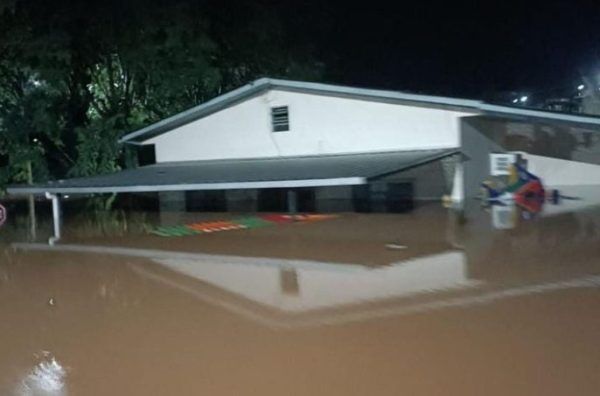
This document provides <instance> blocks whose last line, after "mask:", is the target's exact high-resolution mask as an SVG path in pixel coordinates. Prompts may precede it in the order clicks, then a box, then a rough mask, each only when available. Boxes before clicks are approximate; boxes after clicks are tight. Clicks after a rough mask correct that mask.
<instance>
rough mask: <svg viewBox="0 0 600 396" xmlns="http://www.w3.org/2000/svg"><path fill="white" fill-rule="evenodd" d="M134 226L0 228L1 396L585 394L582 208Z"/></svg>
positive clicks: (591, 375)
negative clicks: (527, 213) (511, 217)
mask: <svg viewBox="0 0 600 396" xmlns="http://www.w3.org/2000/svg"><path fill="white" fill-rule="evenodd" d="M186 216H187V219H186V220H187V221H200V220H202V219H204V218H206V217H207V215H205V214H200V213H198V214H194V213H188V214H186ZM216 217H219V216H218V215H214V214H213V215H212V218H216ZM221 217H223V218H226V217H229V218H231V217H232V215H231V214H223V215H221ZM496 220H497V219H496ZM146 221H147V222H148V223H149V224H148V225H147V226H146V227H138V228H136V227H133V226H132V225H131V224H129V225H128V226H127V227H120V228H119V227H117V228H116V229H115V228H114V227H113V228H110V227H105V226H102V227H97V228H94V227H90V224H92V223H90V222H85V221H81V218H78V219H77V220H75V219H69V218H67V219H66V223H65V227H64V234H65V237H64V238H63V239H62V240H60V241H59V242H57V243H56V244H54V245H49V244H48V243H46V242H44V241H43V240H42V239H43V238H39V236H38V240H37V241H34V242H32V241H27V240H26V238H23V237H22V234H20V233H18V232H16V231H15V230H14V229H10V227H13V228H15V227H17V226H16V225H7V226H5V228H3V229H0V233H2V232H3V233H4V237H3V239H2V245H0V249H1V252H0V254H1V256H0V318H1V320H0V394H2V395H92V396H93V395H263V396H264V395H367V394H376V395H482V394H486V395H597V394H599V393H600V376H599V375H598V368H599V367H600V210H598V209H594V208H591V209H585V210H580V211H577V212H568V211H567V212H564V213H556V214H552V215H547V216H544V215H543V214H542V215H540V216H538V217H536V218H533V219H530V220H527V221H525V220H522V219H521V220H520V221H518V222H517V223H518V224H512V226H511V227H510V228H506V227H494V224H495V223H497V221H495V220H494V213H488V212H486V211H483V210H481V209H479V208H477V210H472V211H469V212H467V213H465V214H462V215H458V214H456V213H453V212H448V211H446V210H445V209H442V208H440V207H438V206H437V205H431V206H425V207H422V208H420V209H418V210H416V211H414V212H412V213H408V214H396V215H394V214H370V215H369V214H341V215H339V216H338V217H336V218H333V219H326V220H321V221H311V222H297V223H292V224H278V225H272V226H268V227H260V228H253V229H239V230H229V231H222V232H214V233H204V234H198V235H191V236H173V237H161V236H156V235H152V234H149V233H147V232H145V231H144V229H148V228H151V227H152V225H153V223H152V222H153V221H154V222H156V221H157V220H150V219H149V218H148V219H147V220H146ZM182 221H183V220H182ZM154 225H156V224H154ZM499 228H504V229H499ZM94 230H96V231H94Z"/></svg>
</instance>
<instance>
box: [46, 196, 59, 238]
mask: <svg viewBox="0 0 600 396" xmlns="http://www.w3.org/2000/svg"><path fill="white" fill-rule="evenodd" d="M46 198H48V199H51V200H52V222H53V225H54V236H53V237H52V238H50V244H53V243H54V242H57V241H58V240H60V238H61V232H60V231H61V225H62V224H61V223H62V218H61V211H60V195H59V194H51V193H49V192H47V193H46Z"/></svg>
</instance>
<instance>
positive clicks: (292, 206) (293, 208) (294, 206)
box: [287, 190, 298, 214]
mask: <svg viewBox="0 0 600 396" xmlns="http://www.w3.org/2000/svg"><path fill="white" fill-rule="evenodd" d="M287 203H288V205H287V206H288V212H289V213H290V214H296V213H297V212H298V196H297V194H296V190H288V192H287Z"/></svg>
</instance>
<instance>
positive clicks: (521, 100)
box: [519, 96, 529, 103]
mask: <svg viewBox="0 0 600 396" xmlns="http://www.w3.org/2000/svg"><path fill="white" fill-rule="evenodd" d="M528 99H529V97H528V96H521V97H520V98H519V101H520V102H521V103H525V102H527V100H528Z"/></svg>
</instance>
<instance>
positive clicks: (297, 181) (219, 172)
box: [7, 149, 458, 194]
mask: <svg viewBox="0 0 600 396" xmlns="http://www.w3.org/2000/svg"><path fill="white" fill-rule="evenodd" d="M457 152H458V150H457V149H439V150H418V151H394V152H379V153H359V154H343V155H322V156H307V157H286V158H282V157H278V158H254V159H232V160H213V161H187V162H168V163H160V164H155V165H148V166H143V167H140V168H135V169H127V170H124V171H121V172H117V173H113V174H108V175H101V176H93V177H86V178H75V179H67V180H58V181H55V182H50V183H47V184H37V185H15V186H9V188H8V189H7V191H8V193H10V194H44V193H46V192H48V193H55V194H93V193H123V192H155V191H186V190H226V189H254V188H293V187H318V186H339V185H357V184H365V183H367V182H368V181H370V180H373V179H376V178H379V177H384V176H386V175H389V174H393V173H396V172H400V171H403V170H406V169H409V168H413V167H416V166H419V165H423V164H426V163H429V162H432V161H435V160H438V159H441V158H444V157H447V156H449V155H452V154H456V153H457Z"/></svg>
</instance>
